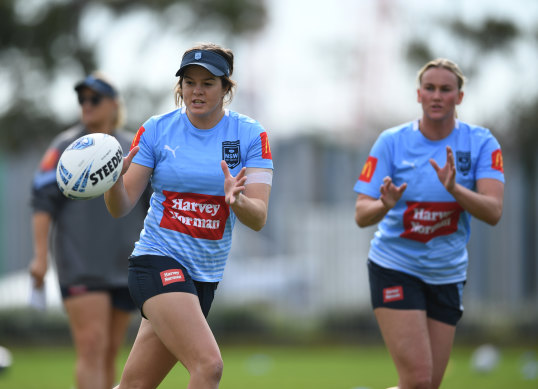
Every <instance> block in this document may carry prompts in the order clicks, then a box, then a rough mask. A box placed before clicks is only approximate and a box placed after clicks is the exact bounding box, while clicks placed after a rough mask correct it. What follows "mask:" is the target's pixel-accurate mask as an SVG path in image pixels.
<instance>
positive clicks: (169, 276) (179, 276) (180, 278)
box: [161, 269, 185, 286]
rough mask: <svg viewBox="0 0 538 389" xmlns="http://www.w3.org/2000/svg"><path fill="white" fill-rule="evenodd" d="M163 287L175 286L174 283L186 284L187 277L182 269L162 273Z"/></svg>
mask: <svg viewBox="0 0 538 389" xmlns="http://www.w3.org/2000/svg"><path fill="white" fill-rule="evenodd" d="M161 280H162V282H163V286H166V285H168V284H173V283H174V282H185V276H184V275H183V271H182V270H181V269H168V270H164V271H162V272H161Z"/></svg>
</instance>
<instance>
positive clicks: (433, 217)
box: [400, 201, 463, 243]
mask: <svg viewBox="0 0 538 389" xmlns="http://www.w3.org/2000/svg"><path fill="white" fill-rule="evenodd" d="M462 212H463V208H462V207H461V206H460V205H459V204H458V203H456V202H438V203H434V202H420V203H419V202H416V201H408V202H407V209H406V210H405V211H404V214H403V227H404V232H402V233H401V234H400V236H401V237H402V238H405V239H411V240H416V241H418V242H422V243H426V242H428V241H430V240H432V239H433V238H435V237H438V236H442V235H450V234H452V233H454V232H456V231H457V230H458V222H459V220H460V214H461V213H462Z"/></svg>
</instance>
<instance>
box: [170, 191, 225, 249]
mask: <svg viewBox="0 0 538 389" xmlns="http://www.w3.org/2000/svg"><path fill="white" fill-rule="evenodd" d="M163 194H164V195H165V196H166V200H165V201H164V202H163V206H164V209H163V217H162V219H161V223H160V226H161V227H162V228H166V229H168V230H173V231H178V232H181V233H183V234H187V235H190V236H192V237H193V238H199V239H209V240H219V239H222V236H223V235H224V229H225V228H226V220H228V216H229V215H230V208H229V207H228V205H227V204H226V201H225V199H224V196H210V195H206V194H199V193H178V192H170V191H167V190H163Z"/></svg>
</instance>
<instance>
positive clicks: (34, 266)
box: [29, 257, 47, 289]
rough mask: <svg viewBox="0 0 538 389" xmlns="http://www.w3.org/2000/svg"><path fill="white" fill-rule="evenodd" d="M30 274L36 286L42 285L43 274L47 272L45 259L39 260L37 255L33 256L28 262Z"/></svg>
mask: <svg viewBox="0 0 538 389" xmlns="http://www.w3.org/2000/svg"><path fill="white" fill-rule="evenodd" d="M29 270H30V275H31V276H32V278H33V280H34V285H35V287H36V288H38V289H39V288H41V287H43V285H44V283H45V274H47V261H46V260H40V259H38V258H37V257H35V258H33V259H32V261H31V262H30V268H29Z"/></svg>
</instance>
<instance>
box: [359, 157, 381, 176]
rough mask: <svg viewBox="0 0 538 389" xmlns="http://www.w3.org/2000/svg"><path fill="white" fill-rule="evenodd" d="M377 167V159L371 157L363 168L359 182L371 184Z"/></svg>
mask: <svg viewBox="0 0 538 389" xmlns="http://www.w3.org/2000/svg"><path fill="white" fill-rule="evenodd" d="M376 165H377V158H376V157H372V156H369V157H368V159H367V160H366V162H365V164H364V166H363V167H362V171H361V175H360V176H359V181H364V182H370V181H371V180H372V177H373V175H374V173H375V167H376Z"/></svg>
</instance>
